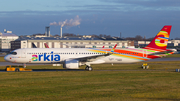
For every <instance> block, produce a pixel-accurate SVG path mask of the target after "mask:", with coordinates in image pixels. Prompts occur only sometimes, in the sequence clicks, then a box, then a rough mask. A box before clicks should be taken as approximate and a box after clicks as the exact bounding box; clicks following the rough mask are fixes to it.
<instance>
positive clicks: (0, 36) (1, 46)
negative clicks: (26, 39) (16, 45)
mask: <svg viewBox="0 0 180 101" xmlns="http://www.w3.org/2000/svg"><path fill="white" fill-rule="evenodd" d="M5 31H6V30H5ZM6 32H7V31H6ZM16 39H18V36H17V35H15V34H13V33H1V32H0V51H1V52H8V51H10V50H11V41H14V40H16Z"/></svg>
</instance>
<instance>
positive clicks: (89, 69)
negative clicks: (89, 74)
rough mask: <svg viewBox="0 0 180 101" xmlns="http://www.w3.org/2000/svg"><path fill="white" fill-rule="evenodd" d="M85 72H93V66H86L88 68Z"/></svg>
mask: <svg viewBox="0 0 180 101" xmlns="http://www.w3.org/2000/svg"><path fill="white" fill-rule="evenodd" d="M85 70H87V71H92V70H93V68H92V67H91V66H88V65H87V66H86V68H85Z"/></svg>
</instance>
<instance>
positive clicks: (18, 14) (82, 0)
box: [0, 0, 180, 38]
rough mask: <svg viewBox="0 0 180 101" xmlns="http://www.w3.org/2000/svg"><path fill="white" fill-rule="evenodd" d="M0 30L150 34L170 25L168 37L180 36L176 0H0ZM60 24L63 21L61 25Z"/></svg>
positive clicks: (81, 33)
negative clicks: (47, 28) (48, 29)
mask: <svg viewBox="0 0 180 101" xmlns="http://www.w3.org/2000/svg"><path fill="white" fill-rule="evenodd" d="M0 7H1V9H0V32H3V31H4V29H7V30H10V31H12V32H13V33H14V34H16V35H32V34H36V33H45V27H46V26H50V31H51V32H50V33H51V34H52V35H56V34H58V35H59V34H60V27H62V29H63V33H74V34H79V35H92V34H96V35H99V34H106V35H111V36H116V37H119V36H120V32H121V33H122V35H121V36H122V37H135V36H136V35H141V36H145V37H146V38H150V37H154V36H155V35H156V34H157V33H158V32H159V31H160V30H161V28H162V27H163V26H164V25H172V29H171V35H170V38H176V37H180V0H1V1H0ZM62 24H64V25H63V26H62Z"/></svg>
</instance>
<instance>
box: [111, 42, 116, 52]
mask: <svg viewBox="0 0 180 101" xmlns="http://www.w3.org/2000/svg"><path fill="white" fill-rule="evenodd" d="M116 46H117V44H116V45H115V46H114V48H113V49H111V52H114V50H115V48H116Z"/></svg>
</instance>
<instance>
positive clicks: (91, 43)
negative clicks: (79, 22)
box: [11, 37, 134, 50]
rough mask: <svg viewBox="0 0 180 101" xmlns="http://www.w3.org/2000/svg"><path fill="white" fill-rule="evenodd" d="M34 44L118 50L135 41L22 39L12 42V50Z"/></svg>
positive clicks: (55, 38) (81, 38)
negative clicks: (115, 46) (115, 48)
mask: <svg viewBox="0 0 180 101" xmlns="http://www.w3.org/2000/svg"><path fill="white" fill-rule="evenodd" d="M32 43H34V44H35V45H36V46H37V48H45V45H44V43H47V45H48V46H49V48H102V47H103V46H105V48H113V47H114V45H115V44H117V48H122V47H128V46H134V41H128V40H124V39H121V38H84V37H62V38H61V37H22V38H19V39H17V40H15V41H12V42H11V50H14V49H18V48H32V47H33V45H32Z"/></svg>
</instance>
